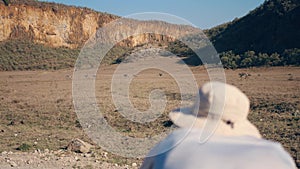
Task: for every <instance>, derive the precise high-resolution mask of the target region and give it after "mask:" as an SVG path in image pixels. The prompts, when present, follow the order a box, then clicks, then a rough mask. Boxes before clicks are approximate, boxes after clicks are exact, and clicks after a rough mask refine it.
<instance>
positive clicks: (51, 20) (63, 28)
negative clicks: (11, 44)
mask: <svg viewBox="0 0 300 169" xmlns="http://www.w3.org/2000/svg"><path fill="white" fill-rule="evenodd" d="M28 1H29V2H28ZM0 15H1V18H0V42H1V41H6V40H11V39H22V40H24V39H25V40H30V41H33V42H35V43H39V44H45V45H47V46H51V47H68V48H71V49H76V48H79V47H82V45H83V44H84V43H85V42H86V41H87V40H88V39H89V38H90V37H91V35H94V34H95V32H96V31H97V29H98V28H100V27H102V26H103V25H105V24H108V23H110V22H111V21H113V20H115V19H118V18H119V17H118V16H114V15H111V14H107V13H101V12H96V11H93V10H91V9H87V8H78V7H73V6H66V5H62V4H55V3H46V2H37V1H32V0H27V1H24V2H23V1H15V2H14V3H11V4H9V5H5V4H4V3H3V2H1V3H0ZM132 22H133V24H134V25H136V27H137V29H139V30H141V29H146V30H149V29H148V28H149V24H148V23H147V24H145V22H142V21H141V22H139V21H132ZM134 22H138V23H134ZM130 23H131V21H130ZM151 23H152V24H150V26H151V27H152V30H157V32H162V31H163V32H166V30H165V29H167V32H166V34H173V35H174V34H176V36H175V37H179V36H181V35H183V36H184V34H185V32H187V31H190V30H192V31H193V29H195V28H192V27H189V26H183V25H172V24H166V23H164V22H151ZM127 28H128V25H126V24H125V25H123V26H122V25H121V26H120V27H119V26H118V29H119V31H120V32H122V31H124V30H125V31H126V29H127ZM183 30H184V31H183ZM107 36H108V37H109V38H114V37H112V36H115V35H113V34H112V35H107ZM173 40H174V37H168V36H165V35H159V34H149V33H147V34H140V35H136V36H134V37H129V38H127V39H125V40H124V41H122V42H120V43H119V44H121V45H125V46H128V47H134V46H137V45H141V44H144V43H152V42H155V43H158V44H166V43H168V42H170V41H173Z"/></svg>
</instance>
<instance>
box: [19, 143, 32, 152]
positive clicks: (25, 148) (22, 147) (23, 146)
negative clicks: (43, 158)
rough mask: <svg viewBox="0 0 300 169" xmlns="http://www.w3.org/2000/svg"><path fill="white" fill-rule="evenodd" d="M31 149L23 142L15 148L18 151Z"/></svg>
mask: <svg viewBox="0 0 300 169" xmlns="http://www.w3.org/2000/svg"><path fill="white" fill-rule="evenodd" d="M30 149H31V145H29V144H26V143H23V144H21V145H20V146H19V147H18V148H17V149H16V150H19V151H29V150H30Z"/></svg>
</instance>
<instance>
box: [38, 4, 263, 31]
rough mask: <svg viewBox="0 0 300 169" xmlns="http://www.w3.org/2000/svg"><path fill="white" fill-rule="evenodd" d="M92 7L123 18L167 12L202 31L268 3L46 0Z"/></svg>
mask: <svg viewBox="0 0 300 169" xmlns="http://www.w3.org/2000/svg"><path fill="white" fill-rule="evenodd" d="M44 1H50V2H57V3H63V4H68V5H75V6H82V7H88V8H92V9H94V10H96V11H101V12H107V13H111V14H115V15H119V16H127V15H130V14H133V13H141V12H163V13H169V14H172V15H176V16H179V17H181V18H184V19H186V20H188V21H190V22H191V23H192V24H194V25H195V26H197V27H199V28H201V29H207V28H211V27H213V26H217V25H219V24H222V23H225V22H228V21H231V20H233V19H234V18H236V17H242V16H244V15H246V14H247V13H248V12H249V11H250V10H253V9H255V8H256V7H258V6H259V5H260V4H262V3H263V2H264V0H185V1H184V0H181V1H179V0H151V1H145V0H106V1H104V0H44Z"/></svg>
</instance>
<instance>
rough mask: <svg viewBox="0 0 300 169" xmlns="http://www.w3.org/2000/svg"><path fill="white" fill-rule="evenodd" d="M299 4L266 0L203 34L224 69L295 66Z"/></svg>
mask: <svg viewBox="0 0 300 169" xmlns="http://www.w3.org/2000/svg"><path fill="white" fill-rule="evenodd" d="M299 4H300V1H299V0H268V1H265V2H264V3H263V4H262V5H261V6H259V7H258V8H256V9H255V10H253V11H251V12H250V13H249V14H248V15H246V16H244V17H242V18H240V19H235V20H233V21H232V22H229V23H226V24H222V25H220V26H217V27H215V28H212V29H210V30H206V34H207V35H208V36H209V37H210V39H211V41H212V43H213V44H214V46H215V48H216V49H217V51H218V52H219V53H221V57H222V61H223V64H224V65H225V67H229V68H235V67H250V66H263V65H267V66H278V65H299V64H300V59H299V58H300V52H299V51H300V50H299V49H300V43H299V41H300V24H299V18H300V5H299Z"/></svg>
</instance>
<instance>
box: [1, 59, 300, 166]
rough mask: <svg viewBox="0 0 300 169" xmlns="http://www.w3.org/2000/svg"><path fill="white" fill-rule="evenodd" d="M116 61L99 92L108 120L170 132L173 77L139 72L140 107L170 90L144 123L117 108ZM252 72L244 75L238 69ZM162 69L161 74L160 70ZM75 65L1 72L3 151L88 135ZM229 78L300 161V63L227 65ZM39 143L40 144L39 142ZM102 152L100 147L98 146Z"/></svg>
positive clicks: (135, 97)
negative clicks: (75, 101) (78, 105)
mask: <svg viewBox="0 0 300 169" xmlns="http://www.w3.org/2000/svg"><path fill="white" fill-rule="evenodd" d="M116 66H117V65H113V66H105V67H102V69H100V70H99V72H98V75H97V82H96V96H97V99H98V103H99V106H100V108H101V109H102V110H104V114H105V116H106V118H107V120H108V122H109V123H110V124H111V125H112V126H113V127H114V128H115V129H116V130H117V131H120V132H123V133H124V134H127V135H130V136H133V137H145V136H149V135H150V136H151V135H153V134H157V133H160V132H164V131H168V130H169V125H166V123H167V122H168V120H169V119H168V117H167V113H168V112H169V111H170V110H171V109H173V108H176V106H177V105H179V102H180V94H179V93H180V92H179V89H178V86H177V85H176V83H175V81H174V79H172V78H171V76H169V75H167V73H164V72H161V71H160V70H146V71H143V72H141V73H140V74H138V75H137V76H136V77H135V78H134V80H133V81H132V83H131V86H130V98H131V101H132V103H133V105H134V106H135V107H136V108H137V109H139V110H146V109H148V108H149V100H148V96H149V92H150V91H151V90H153V89H157V88H159V89H162V90H165V93H166V95H167V98H168V105H167V107H166V110H165V112H163V113H162V115H161V117H160V118H158V119H157V120H156V121H154V122H150V123H146V124H139V123H133V122H130V121H128V120H126V119H124V118H123V117H122V116H121V115H119V113H118V112H117V111H116V108H115V106H114V105H113V103H112V97H111V94H110V90H111V89H110V86H111V85H110V83H111V77H112V73H113V72H114V70H115V68H116ZM192 70H193V72H194V73H195V76H196V78H197V80H198V83H199V85H201V84H203V83H204V82H206V81H208V76H207V74H206V71H205V70H204V69H203V68H202V67H193V68H192ZM240 72H247V73H249V74H251V76H250V77H248V78H247V79H240V77H239V75H238V74H239V73H240ZM160 73H162V76H161V75H160ZM69 75H72V70H58V71H53V72H51V71H23V72H0V93H1V96H0V100H1V102H0V124H1V125H0V138H1V139H0V152H1V151H4V150H5V151H17V150H16V149H17V148H18V147H20V146H21V145H22V144H27V145H29V151H31V150H33V149H45V148H48V149H52V150H56V149H60V148H63V147H65V146H66V145H67V143H68V142H69V141H70V140H71V139H73V138H82V139H84V140H86V141H89V139H88V138H87V137H86V136H85V135H84V133H83V131H82V129H81V128H80V125H79V123H78V120H77V117H76V113H75V112H74V108H73V105H72V95H71V93H72V80H71V79H70V78H69ZM226 77H227V82H228V83H230V84H234V85H236V86H238V87H239V88H241V89H242V90H243V91H244V92H245V93H246V94H247V95H248V96H249V98H250V100H251V103H252V104H251V110H252V111H251V114H250V116H249V119H250V120H251V121H252V122H253V123H254V124H256V125H257V126H258V128H259V129H260V131H261V132H262V134H263V135H264V137H265V138H267V139H271V140H275V141H278V142H280V143H282V144H283V146H284V147H285V148H286V150H287V151H289V152H290V153H291V155H292V156H293V158H294V159H295V160H296V161H297V164H298V166H299V164H300V154H299V152H300V148H299V142H300V137H299V134H300V126H299V113H300V112H299V110H300V104H299V100H300V99H299V98H300V86H299V81H300V68H296V67H277V68H253V69H242V70H240V69H239V70H235V71H233V70H226ZM34 142H37V144H34ZM95 151H97V152H99V153H101V152H102V150H101V149H100V148H96V150H95ZM109 157H110V158H109V160H108V161H110V162H117V163H130V162H132V160H133V161H135V160H136V159H126V158H121V157H118V156H115V155H112V154H109Z"/></svg>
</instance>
